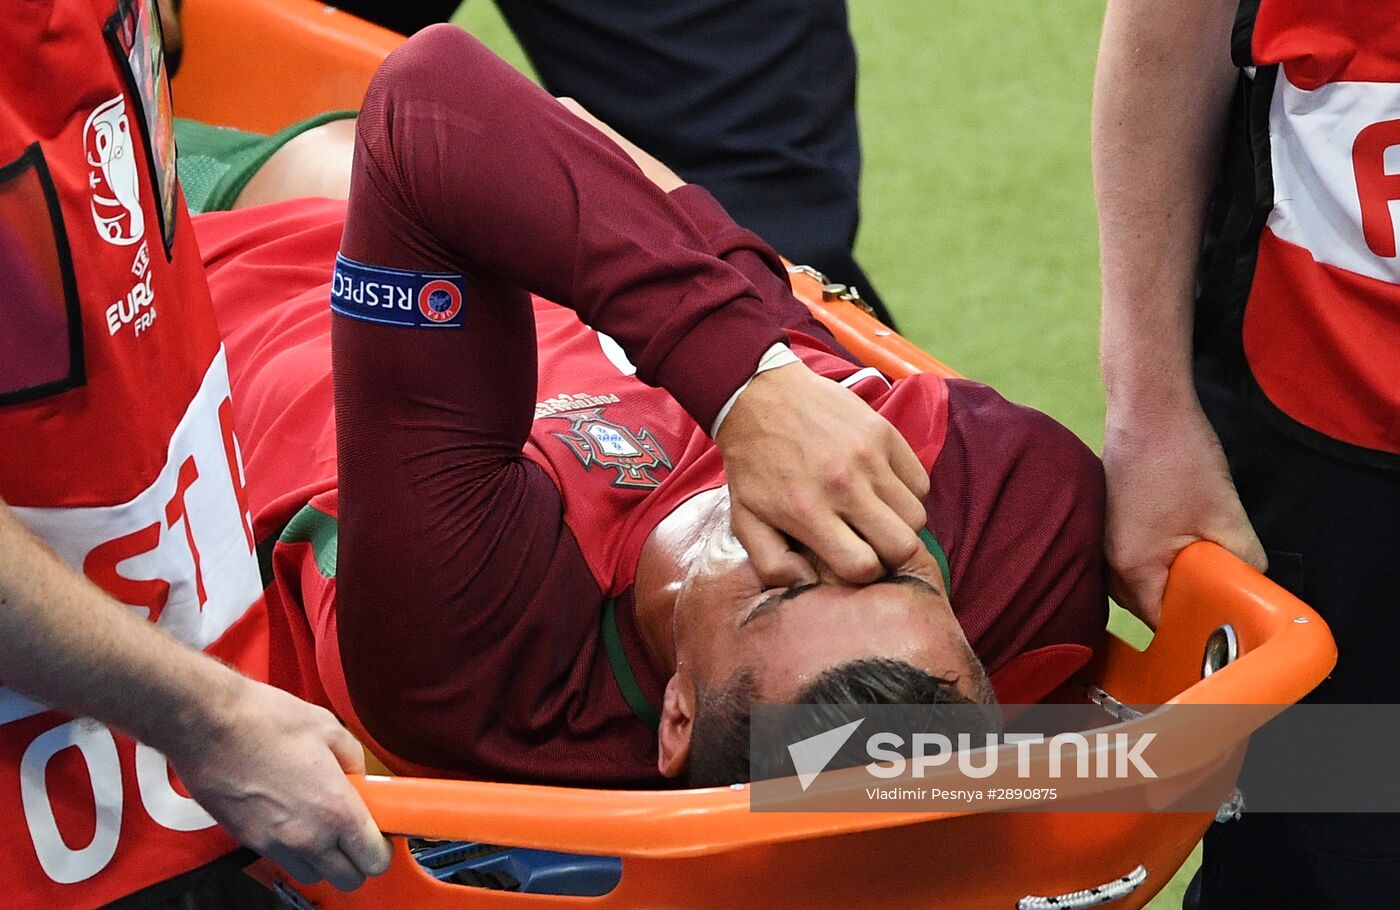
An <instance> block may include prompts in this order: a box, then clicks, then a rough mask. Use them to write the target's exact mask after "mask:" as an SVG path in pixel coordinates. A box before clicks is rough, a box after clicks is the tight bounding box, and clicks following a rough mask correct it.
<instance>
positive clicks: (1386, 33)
mask: <svg viewBox="0 0 1400 910" xmlns="http://www.w3.org/2000/svg"><path fill="white" fill-rule="evenodd" d="M1396 13H1397V9H1396V7H1395V5H1394V4H1392V3H1338V2H1317V0H1245V2H1243V3H1241V9H1240V16H1239V19H1238V22H1237V25H1236V30H1235V36H1234V38H1235V40H1234V58H1235V62H1236V64H1237V65H1238V66H1240V67H1241V69H1242V76H1241V79H1242V84H1243V97H1244V98H1245V99H1246V102H1245V103H1243V104H1240V105H1237V106H1236V116H1237V122H1236V123H1234V124H1233V127H1232V134H1231V139H1230V143H1229V162H1228V164H1227V168H1226V174H1227V175H1228V176H1229V177H1230V178H1231V179H1230V180H1229V181H1228V187H1227V193H1226V194H1225V195H1224V196H1222V198H1221V199H1219V200H1217V205H1216V207H1215V219H1214V228H1213V229H1212V231H1210V232H1209V236H1210V237H1211V238H1212V241H1213V242H1212V244H1211V246H1210V249H1209V250H1208V251H1207V256H1206V260H1205V264H1204V268H1203V269H1202V273H1201V274H1202V282H1201V308H1200V316H1199V318H1198V323H1199V324H1200V326H1201V328H1200V329H1199V330H1198V334H1199V336H1200V337H1199V339H1198V349H1200V350H1205V351H1208V352H1215V353H1219V354H1221V355H1223V357H1224V358H1225V360H1226V362H1227V363H1228V364H1229V365H1230V366H1231V367H1232V368H1233V369H1234V372H1236V373H1237V374H1238V376H1239V379H1240V381H1241V386H1242V388H1244V389H1246V391H1247V393H1248V394H1249V395H1250V396H1251V397H1252V398H1253V400H1254V403H1255V404H1256V405H1257V406H1258V407H1259V409H1260V410H1261V413H1263V414H1264V416H1265V417H1267V418H1269V419H1270V421H1271V422H1272V423H1273V424H1274V425H1275V426H1277V427H1279V428H1280V429H1281V430H1283V431H1284V432H1287V433H1289V434H1290V435H1292V436H1294V437H1295V438H1298V439H1300V440H1302V441H1303V442H1305V443H1307V444H1309V445H1312V446H1313V447H1315V448H1318V449H1320V450H1322V451H1324V452H1328V453H1331V454H1333V455H1336V456H1338V457H1342V458H1347V459H1349V460H1354V461H1359V462H1361V463H1365V464H1371V465H1376V466H1381V467H1390V468H1397V467H1400V420H1398V419H1397V418H1396V414H1397V413H1400V255H1397V250H1396V225H1397V222H1396V212H1397V211H1400V209H1397V208H1396V201H1397V200H1400V165H1397V163H1396V162H1397V161H1400V25H1397V21H1400V20H1397V15H1396Z"/></svg>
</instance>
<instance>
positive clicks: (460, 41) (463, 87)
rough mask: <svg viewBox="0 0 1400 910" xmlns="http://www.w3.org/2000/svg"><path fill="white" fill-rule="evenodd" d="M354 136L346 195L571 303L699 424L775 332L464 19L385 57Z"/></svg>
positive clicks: (656, 204)
mask: <svg viewBox="0 0 1400 910" xmlns="http://www.w3.org/2000/svg"><path fill="white" fill-rule="evenodd" d="M359 132H360V140H359V145H358V146H357V159H359V160H358V161H357V177H356V180H357V181H358V182H356V183H355V184H353V189H352V192H357V193H358V192H363V191H373V192H380V193H390V194H394V195H395V196H396V197H397V198H398V199H400V200H403V202H404V203H406V208H407V209H408V210H410V211H412V212H413V213H414V217H415V220H417V221H418V222H419V224H420V225H421V226H422V227H424V228H426V229H427V230H428V232H429V233H430V234H431V236H432V238H433V240H434V246H435V247H436V248H435V249H427V250H424V251H423V253H424V257H425V260H436V264H437V265H438V266H439V267H442V266H455V267H457V268H459V269H462V270H465V271H475V272H478V273H485V274H489V275H491V276H495V277H498V278H501V279H504V280H506V281H509V282H512V283H514V284H517V285H520V286H522V287H525V288H527V289H529V290H531V291H533V292H535V293H538V294H540V295H542V296H545V297H548V298H550V299H552V300H555V301H557V302H559V303H561V304H564V305H566V306H569V307H571V308H573V309H575V310H576V311H577V312H578V313H579V315H580V317H581V318H582V319H583V320H584V321H585V322H586V323H588V324H589V325H591V326H593V327H594V328H597V329H598V330H600V331H603V332H606V333H608V334H609V335H611V336H613V337H614V338H616V339H617V341H618V342H619V343H620V344H621V345H622V347H623V349H624V350H626V351H627V353H628V355H629V357H630V358H631V359H632V361H633V362H634V363H635V364H636V365H637V368H638V376H639V377H640V378H642V379H643V380H645V381H647V382H649V383H652V384H654V385H659V386H661V387H664V388H665V389H667V390H668V391H669V392H671V394H672V395H673V396H675V398H676V399H677V400H678V401H679V402H680V403H681V405H682V406H684V407H685V408H686V410H687V411H688V412H689V413H690V414H691V415H692V416H693V417H695V419H696V420H697V421H698V422H700V424H701V425H702V426H708V425H709V424H710V422H711V421H712V420H713V417H714V415H715V413H716V412H717V411H718V410H719V408H720V407H721V405H723V403H724V401H725V400H726V399H727V398H728V397H729V395H730V394H731V393H732V392H733V391H734V390H735V389H736V388H738V387H739V386H740V385H741V384H742V383H743V382H744V381H745V380H747V379H748V378H749V377H750V375H752V372H753V369H754V367H755V366H756V365H757V363H758V359H759V356H760V355H761V354H762V352H763V351H764V350H766V349H767V348H768V347H769V346H770V345H771V344H773V343H774V342H775V341H779V340H781V339H782V338H783V331H782V326H781V322H780V321H779V319H778V318H777V317H776V316H775V315H774V314H773V313H772V312H770V310H769V308H768V307H766V306H765V304H764V302H763V300H762V299H761V295H760V294H759V292H758V291H757V290H756V289H755V288H754V286H753V284H752V283H751V282H750V281H749V280H748V279H747V278H746V277H745V276H744V275H743V274H742V272H741V271H740V270H738V269H736V268H734V267H733V266H731V265H729V264H727V263H725V262H724V261H722V260H721V259H719V258H718V257H716V256H715V255H714V254H713V253H712V252H711V250H710V248H709V246H708V244H707V239H706V237H705V236H704V234H703V232H702V231H701V230H700V229H699V228H698V227H697V226H696V225H695V224H694V223H693V222H692V221H691V220H690V219H689V218H688V217H687V216H686V214H685V212H684V211H683V209H682V207H681V206H680V205H679V204H678V203H677V202H676V201H675V200H673V199H671V198H670V197H668V196H667V195H666V194H665V193H663V192H662V191H661V190H660V189H658V188H657V187H656V186H654V185H653V184H652V183H651V182H650V181H649V180H648V179H647V178H646V177H645V175H643V174H642V172H641V171H640V170H639V169H638V168H637V166H636V165H635V164H634V163H633V162H632V161H631V160H630V159H629V158H628V157H627V156H626V155H625V154H624V153H623V152H622V151H621V150H620V149H618V148H617V146H616V145H615V144H613V142H612V141H611V140H609V139H608V138H607V137H606V136H604V135H602V134H601V133H599V132H598V131H596V130H595V129H593V128H592V127H591V126H589V125H588V124H586V123H583V122H582V121H581V120H579V119H578V118H577V117H575V116H574V115H573V114H572V113H570V112H569V111H568V110H567V109H566V108H564V106H562V105H561V104H559V103H558V102H557V101H555V99H553V98H552V97H550V96H549V95H548V94H546V93H544V92H543V91H542V90H540V89H539V88H538V87H536V86H534V85H533V84H531V83H530V82H529V81H528V80H526V79H525V78H524V77H523V76H521V75H520V74H519V73H516V72H515V71H514V70H512V69H511V68H510V67H509V66H508V65H506V64H505V63H504V62H503V61H501V60H500V59H499V58H497V57H495V55H493V54H492V53H491V52H490V51H488V50H487V49H486V48H485V47H484V46H482V45H481V44H480V43H479V42H477V41H476V40H475V39H473V38H471V37H470V36H468V35H466V34H465V33H464V32H462V31H461V30H460V29H456V28H453V27H450V26H442V27H434V28H431V29H426V30H424V31H423V32H420V33H419V34H418V35H416V36H415V37H414V38H412V39H410V40H409V41H408V42H407V43H406V44H405V45H404V46H403V47H401V48H400V49H399V50H397V51H395V52H394V54H392V55H390V57H389V59H388V60H386V62H385V64H384V66H383V67H382V68H381V69H380V71H379V73H378V74H377V75H376V77H375V80H374V83H373V84H372V85H371V88H370V91H369V94H368V96H367V97H366V100H365V105H364V108H363V110H362V113H361V117H360V125H359ZM360 171H363V172H364V178H363V179H361V176H360V173H359V172H360ZM361 230H372V229H371V228H369V226H364V225H358V224H354V223H347V225H346V236H345V249H346V253H347V255H350V256H352V257H354V256H355V254H356V253H357V252H358V253H360V255H372V254H373V249H372V243H371V242H369V241H368V240H367V239H366V238H364V237H362V236H361V235H360V232H361ZM361 247H363V249H361ZM380 264H383V265H391V266H392V265H401V263H380ZM414 265H417V264H410V267H412V266H414ZM469 305H470V304H469Z"/></svg>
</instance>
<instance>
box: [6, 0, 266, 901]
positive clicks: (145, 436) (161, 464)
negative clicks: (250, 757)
mask: <svg viewBox="0 0 1400 910" xmlns="http://www.w3.org/2000/svg"><path fill="white" fill-rule="evenodd" d="M0 35H3V37H4V46H5V47H6V48H7V50H8V52H7V53H6V54H5V55H4V56H3V58H0V263H3V265H4V267H5V268H4V273H5V276H6V277H5V283H6V288H5V291H4V305H3V306H0V497H3V498H4V499H5V501H7V502H8V503H10V504H11V505H12V506H13V507H14V508H15V511H16V513H17V514H18V516H19V518H20V519H21V520H22V521H23V522H24V523H25V524H26V525H28V527H29V528H30V529H31V530H32V531H34V533H36V534H37V535H38V536H39V537H41V538H42V539H43V540H45V541H46V542H47V543H48V544H49V545H50V546H52V547H53V548H54V550H56V551H57V552H58V554H59V555H60V556H61V557H62V558H63V559H64V560H65V561H66V562H67V563H69V564H70V565H71V566H73V567H74V568H75V569H78V570H80V571H82V572H83V573H84V574H85V575H87V577H88V578H90V579H91V580H92V581H94V582H95V583H96V584H98V585H99V586H100V587H102V588H103V589H104V590H106V591H107V592H108V593H109V594H111V595H112V596H113V597H114V598H115V599H116V600H118V601H120V602H122V603H124V604H127V605H128V606H129V607H130V608H131V609H133V610H135V611H137V612H138V613H139V614H140V615H142V616H145V617H146V618H148V619H149V620H151V621H152V622H155V623H156V624H158V625H160V626H161V627H162V628H164V629H166V630H167V631H169V632H170V633H171V634H173V635H175V636H176V637H178V638H180V639H182V640H184V641H186V642H188V643H190V644H192V645H194V646H195V647H198V648H202V649H205V650H208V651H210V652H211V653H214V654H217V655H218V656H220V657H221V658H222V659H224V660H226V661H228V662H230V663H233V664H234V665H236V666H238V667H240V668H241V669H244V670H245V671H246V672H248V673H250V675H254V676H259V677H262V678H266V673H267V643H266V637H267V632H266V620H265V610H264V608H263V606H262V604H261V601H260V599H259V595H260V591H261V587H262V586H261V583H260V580H259V574H258V568H257V560H256V557H255V555H254V540H253V532H252V526H251V521H250V517H249V514H248V508H247V503H246V495H245V493H244V477H243V472H242V468H241V466H240V461H239V449H238V442H237V440H236V439H235V437H234V432H233V415H232V405H231V402H230V399H229V382H228V374H227V369H226V366H225V357H224V353H223V349H222V347H221V345H220V342H219V335H218V330H217V327H216V325H215V323H214V318H213V311H212V309H211V306H210V303H209V294H208V289H207V287H206V285H205V281H204V277H203V270H202V267H201V264H200V259H199V254H198V250H197V249H196V247H195V241H194V233H193V230H192V228H191V225H190V223H189V216H188V214H187V213H186V211H185V206H184V203H183V201H182V198H181V196H180V193H179V189H178V184H177V181H176V174H175V160H174V138H173V134H172V132H171V126H172V123H171V116H170V95H169V83H168V80H167V77H166V73H165V71H164V63H163V58H162V55H161V53H160V46H161V45H160V30H159V22H158V20H157V18H156V14H155V4H154V3H153V2H142V0H135V2H128V0H120V2H114V0H59V2H53V3H43V4H33V3H25V4H11V5H10V7H9V8H8V9H7V11H6V12H5V14H4V15H3V17H0ZM0 672H3V668H0ZM0 841H3V843H4V844H5V861H4V863H3V864H0V890H3V892H4V894H5V905H6V906H7V907H18V908H45V910H48V908H53V907H66V908H77V907H92V906H97V905H100V904H104V903H107V902H109V901H111V900H114V899H116V898H118V897H121V896H123V895H126V894H129V893H131V892H133V891H136V890H139V889H140V888H143V887H145V886H147V885H150V884H152V883H155V882H158V881H162V880H164V879H167V878H169V877H171V876H173V875H176V874H178V873H181V872H184V871H186V870H188V869H191V868H193V867H196V866H198V865H202V864H204V863H206V862H208V861H210V860H212V859H214V858H216V857H218V856H220V855H221V854H223V853H226V852H228V851H229V850H230V849H232V848H233V847H234V846H235V845H234V843H233V842H232V841H231V840H230V839H229V838H228V836H227V835H225V834H224V833H222V831H220V829H218V828H217V827H216V826H215V825H214V822H213V820H212V819H211V818H210V817H209V815H208V814H207V813H205V812H204V810H203V809H201V808H200V807H199V806H198V805H197V804H196V803H195V802H194V801H193V800H191V799H190V798H189V797H188V796H187V795H185V794H184V793H183V791H182V790H180V789H179V787H178V785H177V784H175V783H174V782H173V781H172V778H171V773H170V770H169V767H168V765H167V763H166V761H165V759H164V757H163V756H161V755H160V754H159V753H157V752H156V751H155V750H153V749H151V748H149V747H147V746H145V745H141V744H138V743H135V742H133V741H132V740H130V739H129V738H127V737H125V736H123V735H121V734H120V733H117V732H115V731H113V730H110V729H108V728H107V727H105V726H103V725H101V724H98V723H96V722H94V721H92V720H87V719H74V718H71V717H70V716H68V715H65V714H62V713H60V712H56V711H51V710H48V709H47V708H46V707H45V706H43V705H40V704H37V703H35V702H32V701H30V700H28V699H26V698H24V697H23V696H21V695H19V694H18V693H16V692H14V691H12V690H11V689H8V688H0Z"/></svg>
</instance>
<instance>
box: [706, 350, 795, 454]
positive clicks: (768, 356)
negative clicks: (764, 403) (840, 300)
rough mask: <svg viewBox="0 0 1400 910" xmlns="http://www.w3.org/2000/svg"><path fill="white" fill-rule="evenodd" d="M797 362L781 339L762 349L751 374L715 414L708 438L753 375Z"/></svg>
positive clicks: (712, 435) (726, 415)
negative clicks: (764, 349) (761, 354)
mask: <svg viewBox="0 0 1400 910" xmlns="http://www.w3.org/2000/svg"><path fill="white" fill-rule="evenodd" d="M799 362H800V360H799V358H798V356H797V355H796V354H794V353H793V352H792V348H790V347H788V346H787V345H786V344H784V343H783V342H781V341H780V342H778V343H777V344H775V345H773V346H772V347H770V348H769V349H768V350H766V351H764V352H763V356H762V357H760V358H758V368H757V369H755V370H754V371H753V376H750V377H749V378H748V379H747V380H745V381H744V384H743V385H741V386H739V388H737V389H735V390H734V394H733V395H730V396H729V400H728V401H726V402H725V403H724V407H722V408H720V409H719V413H718V414H717V415H715V422H714V425H713V426H711V427H710V438H711V439H714V438H715V437H716V436H718V435H719V427H720V424H722V423H724V418H726V417H728V416H729V409H730V408H732V407H734V402H736V401H738V400H739V396H740V395H742V394H744V390H745V389H747V388H748V387H749V383H750V382H753V378H754V376H757V375H758V374H759V373H766V372H768V371H769V370H776V369H777V368H778V367H785V366H787V365H788V364H790V363H799Z"/></svg>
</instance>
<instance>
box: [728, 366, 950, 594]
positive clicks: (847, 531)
mask: <svg viewBox="0 0 1400 910" xmlns="http://www.w3.org/2000/svg"><path fill="white" fill-rule="evenodd" d="M715 442H716V444H717V445H718V446H719V449H720V452H721V453H722V454H723V455H724V467H725V472H726V474H727V475H728V478H729V491H730V500H731V505H730V508H731V515H730V521H731V524H732V526H733V529H734V535H735V536H736V537H738V538H739V541H740V543H742V544H743V545H744V548H745V549H746V550H747V551H748V553H749V558H750V559H752V560H753V564H754V568H755V569H756V570H757V572H758V576H759V578H760V579H761V580H762V581H763V583H764V584H766V585H770V586H781V585H793V584H802V583H807V582H812V581H816V574H815V572H814V571H813V569H812V567H811V565H810V564H809V563H808V561H807V560H806V559H804V558H803V557H802V556H801V555H799V554H798V553H797V552H795V551H794V550H793V549H792V545H791V544H790V542H789V538H791V539H795V540H797V541H798V542H800V543H802V544H806V545H807V547H808V548H810V549H811V551H812V552H813V554H815V556H816V557H817V558H818V559H820V560H821V561H823V562H825V563H826V564H827V565H828V566H830V567H831V569H832V570H833V571H834V572H836V574H837V575H839V576H840V577H841V578H843V579H845V580H846V581H849V582H853V583H864V582H871V581H874V580H876V579H877V578H879V577H881V576H882V575H883V574H884V573H885V567H887V566H900V565H903V564H904V563H906V562H907V561H908V560H909V559H911V558H912V557H913V556H914V554H916V553H917V552H918V551H919V549H920V548H921V547H922V544H920V542H919V539H918V536H917V534H916V530H917V529H918V528H921V527H923V526H924V523H925V522H926V521H927V515H926V513H925V510H924V506H923V498H924V496H926V495H927V494H928V485H929V482H928V474H927V472H925V470H924V468H923V466H922V465H921V464H920V463H919V459H918V457H917V456H916V455H915V454H914V451H913V449H911V448H910V447H909V443H908V442H906V441H905V439H904V437H903V436H901V435H900V433H899V431H898V430H896V429H895V428H894V427H893V426H892V425H891V424H890V423H889V422H888V421H887V420H885V418H884V417H882V416H881V415H880V414H878V413H877V412H876V411H874V410H873V409H872V408H871V407H870V406H869V405H868V404H866V403H865V402H864V401H862V400H861V399H860V398H859V397H858V396H857V395H856V394H855V393H854V392H852V391H850V390H849V389H846V388H843V387H842V386H840V385H838V384H837V383H835V382H832V381H831V380H829V379H826V378H824V377H821V376H818V375H816V374H815V373H813V372H812V371H811V370H809V369H808V368H807V367H806V366H805V365H803V364H800V363H794V364H789V365H788V366H784V367H779V368H778V369H775V370H769V371H767V372H765V373H761V374H759V375H758V376H756V377H754V379H753V381H752V382H751V383H749V387H748V388H747V389H745V390H744V392H743V394H741V395H740V396H739V398H738V400H737V401H735V403H734V406H733V407H732V408H731V409H730V411H729V414H728V416H726V417H725V419H724V422H723V423H722V424H721V426H720V430H719V434H718V436H717V437H716V438H715Z"/></svg>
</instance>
